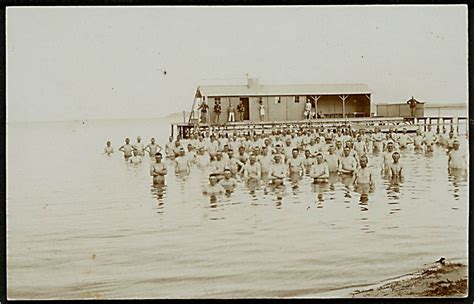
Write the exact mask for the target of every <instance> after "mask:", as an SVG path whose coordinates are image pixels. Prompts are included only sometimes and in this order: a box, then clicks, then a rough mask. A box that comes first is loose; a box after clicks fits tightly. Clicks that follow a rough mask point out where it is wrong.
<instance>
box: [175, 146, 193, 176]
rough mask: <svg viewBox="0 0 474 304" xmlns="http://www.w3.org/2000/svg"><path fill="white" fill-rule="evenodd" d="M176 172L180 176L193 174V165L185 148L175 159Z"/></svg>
mask: <svg viewBox="0 0 474 304" xmlns="http://www.w3.org/2000/svg"><path fill="white" fill-rule="evenodd" d="M175 172H176V174H179V175H188V174H189V173H190V172H191V165H190V164H189V161H188V158H187V157H186V156H185V154H184V149H183V148H181V149H180V150H179V154H178V156H177V157H176V159H175Z"/></svg>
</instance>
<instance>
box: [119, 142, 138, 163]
mask: <svg viewBox="0 0 474 304" xmlns="http://www.w3.org/2000/svg"><path fill="white" fill-rule="evenodd" d="M133 150H134V149H133V146H132V145H131V144H130V138H128V137H127V138H125V145H123V146H121V147H120V148H119V151H121V152H123V157H124V158H125V160H126V161H128V159H129V158H130V157H132V156H133V154H132V151H133Z"/></svg>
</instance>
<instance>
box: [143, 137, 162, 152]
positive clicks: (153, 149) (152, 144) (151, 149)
mask: <svg viewBox="0 0 474 304" xmlns="http://www.w3.org/2000/svg"><path fill="white" fill-rule="evenodd" d="M145 151H148V155H149V156H150V157H153V156H155V155H156V153H157V152H161V147H160V145H158V144H156V143H155V138H153V137H152V138H151V142H150V143H149V144H148V145H146V146H145Z"/></svg>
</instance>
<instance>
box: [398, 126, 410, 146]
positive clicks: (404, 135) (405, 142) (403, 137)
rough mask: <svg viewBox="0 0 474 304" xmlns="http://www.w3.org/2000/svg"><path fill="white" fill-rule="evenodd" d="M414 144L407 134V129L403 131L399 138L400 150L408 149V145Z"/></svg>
mask: <svg viewBox="0 0 474 304" xmlns="http://www.w3.org/2000/svg"><path fill="white" fill-rule="evenodd" d="M411 142H412V140H411V138H410V135H408V134H407V128H403V129H402V134H400V136H398V146H399V147H400V149H406V148H407V147H408V144H410V143H411Z"/></svg>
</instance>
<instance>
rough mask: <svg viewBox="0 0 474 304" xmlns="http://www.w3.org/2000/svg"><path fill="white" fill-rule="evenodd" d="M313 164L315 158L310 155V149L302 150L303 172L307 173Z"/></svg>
mask: <svg viewBox="0 0 474 304" xmlns="http://www.w3.org/2000/svg"><path fill="white" fill-rule="evenodd" d="M314 164H315V160H314V158H313V156H312V155H311V151H309V150H306V151H304V159H303V167H304V173H305V174H306V175H309V172H310V171H311V166H312V165H314Z"/></svg>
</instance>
